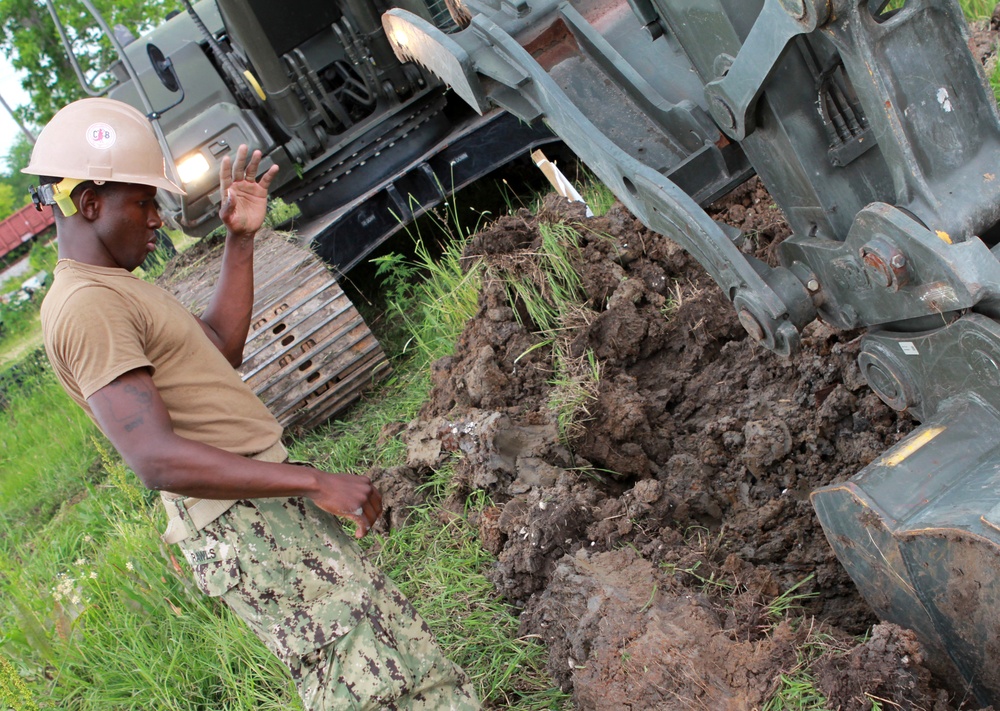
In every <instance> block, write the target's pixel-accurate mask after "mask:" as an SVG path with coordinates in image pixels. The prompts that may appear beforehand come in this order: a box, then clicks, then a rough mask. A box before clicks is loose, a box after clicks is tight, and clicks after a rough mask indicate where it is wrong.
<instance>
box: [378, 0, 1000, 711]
mask: <svg viewBox="0 0 1000 711" xmlns="http://www.w3.org/2000/svg"><path fill="white" fill-rule="evenodd" d="M449 9H450V10H451V12H452V16H453V19H454V20H455V24H456V25H458V26H459V27H461V28H462V29H461V30H459V31H450V32H449V31H445V30H442V29H441V28H438V27H435V26H433V25H432V24H430V23H428V22H427V21H425V20H422V19H421V18H419V17H418V16H416V15H414V14H413V13H411V12H408V11H406V10H405V9H399V8H397V9H392V10H390V11H389V12H388V13H386V14H385V15H384V16H383V26H384V29H385V34H386V36H387V37H388V39H389V41H390V42H391V43H392V46H393V48H394V50H395V52H396V54H397V56H398V57H399V58H400V59H401V60H405V61H412V62H416V63H417V64H419V65H420V66H421V67H423V68H424V69H426V70H427V71H429V72H431V73H432V74H433V75H435V76H437V77H439V78H440V79H441V80H442V81H443V82H445V83H446V84H448V85H449V86H450V87H451V88H452V90H453V91H454V92H455V94H457V95H458V96H460V97H461V98H462V99H464V100H465V101H466V102H467V103H468V104H469V105H470V106H471V107H473V108H474V109H475V110H476V111H477V112H478V113H481V114H483V115H489V114H490V113H491V112H493V111H496V110H498V109H502V110H504V111H506V112H508V113H510V114H512V115H514V116H517V117H519V118H520V119H522V120H523V121H524V122H526V123H528V124H531V125H539V124H540V125H544V126H546V127H547V128H548V129H549V130H551V131H552V132H553V133H554V134H555V135H557V136H558V137H559V138H560V139H562V141H564V142H565V143H566V145H567V146H569V147H570V148H571V149H572V150H573V151H574V152H575V153H576V154H577V155H578V156H579V157H580V159H581V160H582V161H583V162H584V163H585V164H586V165H587V166H589V168H590V169H591V170H592V171H593V172H594V173H595V174H596V175H597V176H598V177H599V178H600V180H601V181H603V182H604V183H605V184H606V185H607V186H609V187H610V188H611V190H612V191H613V192H614V193H615V195H616V196H617V197H618V198H619V199H620V200H621V201H622V202H623V203H624V204H625V205H626V206H627V207H628V208H629V209H630V210H631V211H632V212H633V213H634V214H635V215H636V216H637V217H638V218H639V219H640V220H641V221H642V222H643V223H644V224H645V225H646V226H647V227H649V228H650V229H653V230H655V231H657V232H659V233H662V234H664V235H666V236H668V237H670V238H671V239H673V240H674V241H676V242H677V243H678V244H680V245H681V246H682V247H684V248H685V249H686V250H687V251H688V252H689V253H690V254H691V255H693V256H694V257H695V258H696V259H697V260H698V261H699V262H700V263H701V265H702V266H703V267H704V268H705V269H706V270H707V272H708V273H709V274H710V275H711V276H712V277H713V278H714V279H715V281H716V282H717V283H718V285H719V287H720V288H721V289H722V290H723V291H724V292H725V294H726V295H727V296H728V297H729V300H730V301H731V302H732V305H733V308H734V309H735V310H736V313H737V315H738V317H739V320H740V322H741V323H742V325H743V326H744V328H745V329H746V331H747V333H748V334H749V336H750V337H751V338H752V339H753V340H754V341H756V342H757V343H759V344H760V345H762V346H764V347H765V348H768V349H770V350H772V351H774V352H775V353H777V354H779V355H782V356H791V355H794V354H795V353H796V351H797V349H798V348H799V344H800V339H801V333H802V329H803V328H804V327H805V326H806V325H807V324H809V323H810V322H812V321H814V320H815V319H821V320H822V321H823V322H825V323H827V324H829V325H831V326H833V327H836V328H839V329H865V335H864V336H863V340H862V342H861V350H860V355H859V358H858V363H859V366H860V369H861V372H862V373H863V375H864V377H865V378H866V380H867V382H868V384H869V385H870V387H871V388H872V390H873V391H874V392H875V393H877V394H878V396H879V397H880V398H881V399H882V400H883V401H884V402H886V403H887V404H888V405H889V406H890V407H892V408H894V409H896V410H899V411H905V412H908V413H909V414H911V415H912V416H913V418H915V419H916V420H917V421H918V422H919V423H920V426H919V427H918V428H916V429H915V430H914V431H913V432H912V433H911V434H910V435H908V436H907V437H906V438H905V439H903V440H902V441H900V442H899V443H898V444H897V445H895V446H894V447H893V448H891V449H890V450H889V451H887V452H885V453H884V454H883V455H882V456H880V457H879V458H878V459H876V460H875V461H873V462H872V463H871V464H869V465H868V466H867V467H865V468H864V469H863V470H862V471H861V472H859V473H857V474H856V475H855V476H854V477H853V478H851V479H850V480H848V481H845V482H841V483H834V484H830V485H828V486H825V487H823V488H820V489H818V490H816V491H814V492H812V494H811V500H812V503H813V505H814V508H815V510H816V513H817V516H818V517H819V520H820V522H821V524H822V526H823V529H824V531H825V533H826V536H827V539H828V540H829V542H830V545H831V546H832V547H833V549H834V551H835V552H836V555H837V557H838V558H839V559H840V561H841V562H842V563H843V565H844V567H845V568H846V569H847V571H848V572H849V573H850V575H851V577H852V578H853V580H854V582H855V583H856V585H857V587H858V589H859V590H860V591H861V593H862V595H863V596H864V598H865V599H866V600H867V602H868V603H869V604H870V605H871V607H872V608H873V610H874V611H875V612H876V614H877V615H878V616H879V617H881V618H882V619H884V620H888V621H891V622H894V623H896V624H898V625H901V626H903V627H906V628H908V629H911V630H913V631H914V632H915V633H916V634H917V635H918V637H919V639H920V640H921V642H922V643H923V645H924V646H925V648H926V650H927V656H928V661H929V662H930V664H931V665H932V667H933V668H934V670H935V671H936V672H937V673H938V674H940V675H941V676H943V677H944V678H953V679H963V680H964V682H965V685H966V687H967V688H969V689H971V690H972V691H973V692H974V694H975V695H976V697H977V699H978V700H979V701H980V702H981V703H983V704H984V705H986V704H993V705H998V704H1000V668H998V667H997V665H996V660H997V659H998V658H1000V262H998V256H1000V224H998V222H1000V118H998V113H997V103H996V100H995V97H994V94H993V91H992V90H991V89H990V86H989V84H988V82H987V80H986V76H985V73H984V69H983V66H982V64H981V63H980V62H979V61H977V60H976V59H975V58H974V57H973V56H972V54H971V52H970V50H969V31H968V27H967V25H966V20H965V18H964V16H963V14H962V10H961V8H960V7H959V5H958V3H957V2H955V0H892V1H890V0H628V1H627V2H626V1H625V0H571V1H569V2H567V1H565V0H461V2H459V0H450V1H449ZM609 107H613V110H609ZM755 174H756V175H757V176H759V177H760V179H761V181H763V184H764V185H765V186H766V187H767V189H768V190H769V191H770V194H771V196H772V198H773V199H774V200H775V202H776V203H777V204H778V206H779V207H780V208H781V210H782V211H783V212H784V214H785V216H786V217H787V220H788V223H789V225H790V227H791V229H792V232H793V234H792V235H791V236H790V237H789V238H787V239H786V240H784V241H783V242H782V243H781V244H780V245H779V246H778V261H779V264H778V265H777V266H771V265H769V264H766V263H764V262H762V261H759V260H757V259H755V258H753V257H752V256H749V255H747V254H746V253H744V252H743V251H741V250H740V248H739V245H740V243H741V241H742V240H743V239H744V237H745V235H743V234H740V233H739V231H738V230H735V229H733V228H731V227H729V226H727V225H725V224H722V223H720V222H717V221H715V220H713V219H711V218H710V217H709V216H708V214H707V213H706V212H705V209H704V208H705V206H707V205H708V204H710V203H711V202H713V201H714V200H716V199H718V198H719V197H720V196H723V195H725V194H726V193H728V192H729V191H731V190H733V189H734V188H735V187H736V186H738V185H740V184H741V183H743V182H744V181H746V180H747V179H748V178H750V177H751V176H753V175H755Z"/></svg>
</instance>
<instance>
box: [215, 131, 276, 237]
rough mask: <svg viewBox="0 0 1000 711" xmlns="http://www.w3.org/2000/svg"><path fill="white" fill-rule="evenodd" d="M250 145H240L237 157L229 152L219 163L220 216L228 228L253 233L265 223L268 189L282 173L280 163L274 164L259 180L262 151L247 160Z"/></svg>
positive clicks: (230, 230) (240, 232)
mask: <svg viewBox="0 0 1000 711" xmlns="http://www.w3.org/2000/svg"><path fill="white" fill-rule="evenodd" d="M247 152H248V149H247V147H246V145H245V144H243V145H240V147H239V148H238V149H236V160H235V161H232V160H231V159H230V157H229V156H225V157H224V158H223V159H222V164H221V165H220V166H219V188H220V190H221V194H222V204H221V205H220V206H219V217H220V218H222V222H223V224H225V225H226V229H227V230H229V232H230V233H231V234H234V235H253V234H254V233H256V232H257V230H259V229H260V226H261V225H262V224H264V217H265V216H266V215H267V191H268V188H270V187H271V181H272V180H274V176H276V175H277V174H278V166H277V165H272V166H271V167H270V168H269V169H268V171H267V172H266V173H264V174H263V175H262V176H260V179H259V180H257V179H256V176H257V170H258V168H259V167H260V161H261V152H260V151H254V152H253V154H252V155H251V156H250V161H249V162H247Z"/></svg>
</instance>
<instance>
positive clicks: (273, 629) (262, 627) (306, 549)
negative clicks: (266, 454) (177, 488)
mask: <svg viewBox="0 0 1000 711" xmlns="http://www.w3.org/2000/svg"><path fill="white" fill-rule="evenodd" d="M180 547H181V550H183V551H184V554H185V556H187V558H188V562H190V563H191V566H192V568H193V569H194V573H195V581H196V582H197V584H198V587H199V588H200V589H201V590H202V592H204V593H206V594H207V595H212V596H221V597H222V599H223V600H224V601H225V602H226V604H227V605H229V607H230V608H231V609H232V610H233V611H234V612H235V613H236V614H237V615H238V616H239V617H240V618H242V619H243V620H244V621H245V622H246V623H247V624H248V625H249V626H250V627H251V629H253V631H254V632H255V633H256V634H257V636H258V637H260V639H261V640H263V642H264V643H265V644H266V645H267V646H268V648H269V649H271V651H273V652H274V653H275V654H276V655H278V657H279V658H280V659H281V660H282V661H283V662H284V663H285V664H286V665H287V666H288V669H289V670H290V671H291V675H292V679H293V680H294V681H295V684H296V687H297V688H298V690H299V694H300V696H301V697H302V700H303V703H304V704H305V707H306V709H309V710H310V711H312V710H317V711H318V710H321V709H322V710H324V711H326V710H328V709H329V710H338V711H339V710H340V709H421V710H423V709H427V710H431V709H455V710H456V711H458V710H464V709H478V708H479V703H478V702H477V701H476V697H475V693H474V692H473V690H472V687H471V684H470V683H469V681H468V678H467V677H466V676H465V674H464V673H463V672H462V670H461V669H459V668H458V667H457V666H455V665H454V664H452V663H451V662H450V661H448V660H447V659H446V658H445V657H444V655H443V654H442V653H441V650H440V649H439V648H438V646H437V644H436V643H435V641H434V638H433V636H432V635H431V632H430V630H429V629H428V627H427V625H426V624H425V623H424V621H423V620H422V619H420V616H419V615H418V614H417V612H416V610H414V609H413V607H412V606H411V605H410V603H409V602H408V601H407V600H406V598H404V597H403V595H402V593H400V592H399V590H397V589H396V587H395V585H393V583H392V582H391V581H390V580H388V579H387V578H386V577H385V576H384V575H382V573H381V572H379V571H378V570H377V569H376V568H375V567H374V566H373V565H372V564H371V563H369V562H368V561H367V560H366V559H365V557H364V555H363V554H362V553H361V551H360V549H359V548H358V547H357V545H356V544H355V542H354V541H353V540H352V539H351V538H350V537H349V536H348V535H347V534H345V533H344V532H343V530H342V529H341V527H340V524H339V522H338V521H337V519H336V518H334V517H333V516H330V515H329V514H327V513H325V512H323V511H321V510H320V509H318V508H317V507H316V506H315V505H313V504H312V502H311V501H309V500H308V499H299V498H292V499H255V500H252V501H239V502H237V503H236V504H235V505H234V506H233V507H232V508H231V509H230V510H229V511H227V512H226V513H225V514H223V515H222V516H221V517H220V518H219V519H217V520H216V521H214V522H212V523H210V524H209V525H208V526H206V527H205V528H204V529H203V530H202V531H201V534H200V535H199V536H198V537H195V538H189V539H188V540H186V541H183V542H181V543H180Z"/></svg>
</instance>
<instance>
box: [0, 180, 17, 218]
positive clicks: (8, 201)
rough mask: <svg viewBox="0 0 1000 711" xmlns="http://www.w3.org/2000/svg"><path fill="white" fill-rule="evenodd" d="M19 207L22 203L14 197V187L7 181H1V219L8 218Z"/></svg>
mask: <svg viewBox="0 0 1000 711" xmlns="http://www.w3.org/2000/svg"><path fill="white" fill-rule="evenodd" d="M19 207H21V203H19V202H16V201H15V199H14V188H13V187H11V186H10V185H8V184H7V183H4V182H0V220H5V219H7V217H9V216H10V215H11V214H13V212H14V210H16V209H17V208H19Z"/></svg>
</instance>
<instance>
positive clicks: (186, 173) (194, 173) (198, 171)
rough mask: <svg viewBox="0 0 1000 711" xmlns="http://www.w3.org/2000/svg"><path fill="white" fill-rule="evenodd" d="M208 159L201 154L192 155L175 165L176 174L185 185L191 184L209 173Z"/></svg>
mask: <svg viewBox="0 0 1000 711" xmlns="http://www.w3.org/2000/svg"><path fill="white" fill-rule="evenodd" d="M209 168H210V166H209V165H208V159H207V158H205V156H203V155H202V154H201V153H192V154H191V155H189V156H187V157H186V158H184V159H183V160H181V162H180V163H178V164H177V174H178V175H179V176H180V179H181V181H182V182H184V183H185V184H187V183H193V182H194V181H196V180H197V179H198V178H200V177H201V176H203V175H204V174H205V173H207V172H208V171H209Z"/></svg>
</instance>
